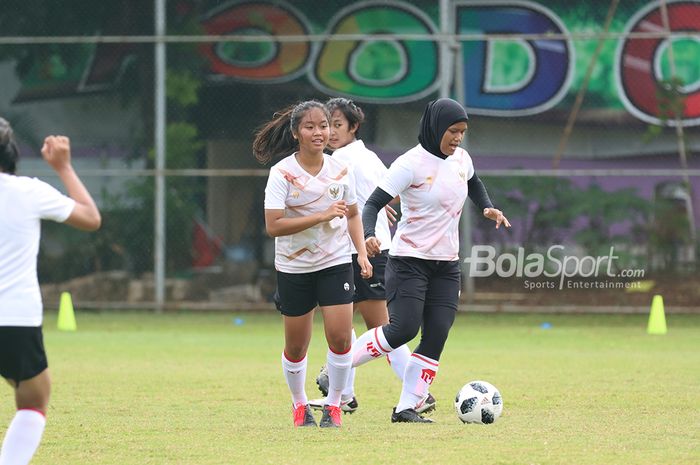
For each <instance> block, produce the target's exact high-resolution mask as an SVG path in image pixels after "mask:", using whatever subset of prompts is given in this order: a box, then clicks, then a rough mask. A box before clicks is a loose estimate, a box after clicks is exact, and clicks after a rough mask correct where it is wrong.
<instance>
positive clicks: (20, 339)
mask: <svg viewBox="0 0 700 465" xmlns="http://www.w3.org/2000/svg"><path fill="white" fill-rule="evenodd" d="M48 366H49V365H48V362H47V360H46V352H45V351H44V336H43V334H42V332H41V326H0V375H1V376H2V377H3V378H6V379H11V380H13V381H15V382H16V383H17V384H19V383H20V381H24V380H27V379H30V378H33V377H35V376H36V375H38V374H39V373H41V372H42V371H44V370H45V369H46V368H48Z"/></svg>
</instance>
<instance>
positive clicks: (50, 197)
mask: <svg viewBox="0 0 700 465" xmlns="http://www.w3.org/2000/svg"><path fill="white" fill-rule="evenodd" d="M33 183H34V186H33V187H32V190H33V191H34V192H33V193H34V198H35V199H36V202H35V206H36V214H37V216H38V217H39V218H41V219H42V220H51V221H56V222H58V223H63V222H64V221H66V220H67V219H68V217H69V216H70V214H71V213H73V209H74V208H75V200H73V199H71V198H70V197H68V196H66V195H63V194H62V193H61V192H59V191H58V189H56V188H55V187H53V186H52V185H50V184H48V183H46V182H44V181H41V180H39V179H36V178H34V179H33Z"/></svg>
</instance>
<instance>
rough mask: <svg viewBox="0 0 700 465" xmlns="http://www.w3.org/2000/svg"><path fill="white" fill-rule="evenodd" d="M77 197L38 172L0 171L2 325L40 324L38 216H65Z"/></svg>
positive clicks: (61, 219) (52, 218)
mask: <svg viewBox="0 0 700 465" xmlns="http://www.w3.org/2000/svg"><path fill="white" fill-rule="evenodd" d="M74 207H75V201H74V200H73V199H71V198H69V197H66V196H65V195H63V194H61V193H60V192H59V191H57V190H56V189H55V188H54V187H52V186H51V185H49V184H47V183H45V182H43V181H40V180H38V179H36V178H27V177H24V176H14V175H10V174H6V173H0V326H39V325H41V323H42V317H43V306H42V301H41V291H40V288H39V279H38V278H37V274H36V261H37V255H38V254H39V239H40V237H41V220H42V219H47V220H53V221H57V222H59V223H62V222H64V221H65V220H66V219H67V218H68V217H69V216H70V214H71V212H72V211H73V208H74Z"/></svg>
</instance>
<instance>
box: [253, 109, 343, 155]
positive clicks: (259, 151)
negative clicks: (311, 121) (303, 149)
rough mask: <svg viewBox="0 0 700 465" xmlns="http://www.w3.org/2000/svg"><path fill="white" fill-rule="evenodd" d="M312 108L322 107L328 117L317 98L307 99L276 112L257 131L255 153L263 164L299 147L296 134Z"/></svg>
mask: <svg viewBox="0 0 700 465" xmlns="http://www.w3.org/2000/svg"><path fill="white" fill-rule="evenodd" d="M312 108H320V109H321V110H323V112H324V113H326V117H327V118H328V120H329V121H330V118H329V117H328V110H326V107H325V106H324V105H323V104H322V103H321V102H317V101H316V100H307V101H305V102H301V103H298V104H296V105H291V106H288V107H287V108H285V109H283V110H280V111H278V112H276V113H275V114H274V115H273V116H272V120H270V121H268V122H267V123H265V124H264V125H262V126H261V127H260V129H258V130H257V131H256V132H255V139H253V155H255V158H256V159H257V160H258V161H259V162H260V163H262V164H263V165H265V164H267V163H270V162H271V161H272V160H276V159H277V158H281V157H284V156H287V155H290V154H291V153H292V152H294V151H296V150H297V149H298V148H299V142H298V141H297V140H296V139H295V138H294V135H295V134H297V133H298V132H299V125H300V124H301V120H302V118H303V117H304V115H305V114H306V112H307V111H309V110H310V109H312Z"/></svg>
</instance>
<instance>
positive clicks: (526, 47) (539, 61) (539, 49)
mask: <svg viewBox="0 0 700 465" xmlns="http://www.w3.org/2000/svg"><path fill="white" fill-rule="evenodd" d="M455 20H456V22H457V26H456V32H457V34H511V33H512V34H545V33H555V34H567V33H568V32H567V30H566V28H565V27H564V25H563V24H562V23H561V21H560V20H559V18H558V17H557V16H555V15H554V13H552V12H551V11H549V10H547V9H546V8H544V7H542V6H540V5H538V4H535V3H530V2H499V1H489V2H483V1H480V2H470V1H465V2H458V3H457V11H456V17H455ZM461 58H462V67H463V69H462V75H463V82H461V83H457V85H462V86H463V88H464V96H465V100H466V102H465V103H466V105H467V107H468V108H469V110H470V111H471V112H472V113H476V114H482V115H494V116H524V115H531V114H535V113H540V112H543V111H545V110H548V109H549V108H551V107H553V106H554V105H556V104H557V103H558V102H559V101H560V100H561V99H562V98H563V97H564V95H565V93H566V91H567V90H568V88H569V84H570V82H569V81H570V79H571V76H572V67H573V64H574V60H573V47H572V44H571V42H570V41H569V40H561V39H557V40H553V39H536V40H522V39H517V40H516V39H513V40H504V39H500V40H489V41H463V42H462V57H461Z"/></svg>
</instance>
